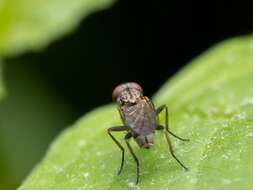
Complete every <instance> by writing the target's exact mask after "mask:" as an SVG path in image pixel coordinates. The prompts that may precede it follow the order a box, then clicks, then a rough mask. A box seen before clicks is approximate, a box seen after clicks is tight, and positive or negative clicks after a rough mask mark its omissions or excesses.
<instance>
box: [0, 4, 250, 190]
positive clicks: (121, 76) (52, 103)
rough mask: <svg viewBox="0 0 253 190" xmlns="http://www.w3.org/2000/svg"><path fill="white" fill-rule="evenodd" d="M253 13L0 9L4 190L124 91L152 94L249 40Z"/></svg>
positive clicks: (161, 7) (237, 8)
mask: <svg viewBox="0 0 253 190" xmlns="http://www.w3.org/2000/svg"><path fill="white" fill-rule="evenodd" d="M250 7H251V6H250V4H246V3H242V2H231V1H229V2H227V1H205V2H201V1H199V2H198V1H195V2H183V3H182V2H177V3H175V2H174V3H171V2H170V3H169V2H167V1H165V0H164V1H162V0H158V1H144V0H140V1H133V0H129V1H123V0H122V1H120V0H119V1H110V0H77V1H67V0H51V1H46V0H43V1H42V0H34V1H29V0H2V1H0V59H1V63H0V66H1V67H2V68H3V72H0V78H3V82H4V86H5V97H4V98H3V99H1V102H0V189H4V190H9V189H15V188H16V187H17V186H18V185H19V184H20V183H21V181H22V180H23V179H24V178H25V176H26V175H27V174H28V173H29V171H31V170H32V168H33V166H34V165H35V164H36V163H38V161H39V160H40V159H41V157H42V155H44V153H45V151H46V150H47V147H48V145H49V143H50V141H51V140H52V139H53V138H54V137H55V136H56V135H57V134H58V133H59V132H60V131H61V130H63V129H64V128H65V127H67V126H68V125H71V124H72V123H73V122H74V121H75V120H76V119H77V118H79V117H80V116H82V115H83V114H85V113H86V112H87V111H89V110H91V109H93V108H95V107H97V106H100V105H102V104H106V103H109V102H111V91H112V89H113V88H114V86H115V85H117V84H118V83H121V82H124V81H137V82H139V83H140V84H142V85H143V86H144V89H145V91H146V94H147V95H152V94H153V93H154V92H155V91H156V90H157V89H158V88H159V86H160V85H161V84H162V83H163V82H164V81H165V80H166V79H168V78H169V77H170V76H171V75H173V74H174V73H175V72H176V71H178V70H179V69H180V68H181V67H182V66H183V65H184V64H185V63H186V62H187V61H189V60H190V59H192V58H193V57H195V56H196V55H198V54H199V53H200V52H202V51H204V50H205V49H207V48H208V47H210V46H211V45H213V44H215V43H216V42H218V41H221V40H223V39H225V38H228V37H232V36H236V35H240V34H248V33H250V32H252V29H253V24H252V19H253V15H252V14H251V10H250ZM235 13H236V14H235ZM1 82H2V81H1ZM1 87H2V86H1ZM1 87H0V89H1ZM0 91H1V90H0Z"/></svg>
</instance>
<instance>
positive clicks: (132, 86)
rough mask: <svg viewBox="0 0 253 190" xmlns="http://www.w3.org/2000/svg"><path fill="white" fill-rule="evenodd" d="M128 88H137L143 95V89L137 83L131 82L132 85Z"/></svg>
mask: <svg viewBox="0 0 253 190" xmlns="http://www.w3.org/2000/svg"><path fill="white" fill-rule="evenodd" d="M128 87H129V88H135V89H137V90H138V91H140V92H141V93H143V89H142V87H141V86H140V85H139V84H137V83H136V82H130V83H128Z"/></svg>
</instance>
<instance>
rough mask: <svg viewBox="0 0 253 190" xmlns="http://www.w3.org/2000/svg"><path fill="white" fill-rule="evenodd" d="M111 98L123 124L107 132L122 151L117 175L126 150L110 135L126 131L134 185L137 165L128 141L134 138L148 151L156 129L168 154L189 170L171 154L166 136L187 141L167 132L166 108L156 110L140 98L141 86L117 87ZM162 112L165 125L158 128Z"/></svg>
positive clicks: (171, 148) (138, 168)
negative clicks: (132, 159) (160, 131)
mask: <svg viewBox="0 0 253 190" xmlns="http://www.w3.org/2000/svg"><path fill="white" fill-rule="evenodd" d="M112 98H113V100H115V101H116V102H117V104H118V110H119V113H120V116H121V119H122V122H123V125H122V126H115V127H111V128H109V129H108V130H107V132H108V134H109V135H110V137H111V138H112V140H113V141H114V142H115V144H116V145H117V146H118V147H119V148H120V150H121V152H122V156H121V164H120V167H119V170H118V172H117V174H118V175H119V174H120V173H121V171H122V168H123V165H124V153H125V150H124V148H123V146H122V145H121V144H120V143H119V141H118V140H117V139H116V138H115V137H114V136H113V135H112V134H111V132H117V131H118V132H119V131H126V132H127V133H126V135H125V138H124V140H125V142H126V145H127V147H128V149H129V151H130V153H131V155H132V157H133V158H134V160H135V162H136V181H135V183H136V185H137V184H138V182H139V176H140V163H139V160H138V158H137V156H136V154H135V153H134V151H133V149H132V147H131V145H130V143H129V140H130V139H131V138H133V139H134V140H135V141H136V143H137V144H138V145H139V147H140V148H145V149H149V148H151V147H152V145H153V144H154V134H155V131H156V130H162V131H163V132H164V133H165V137H166V139H167V143H168V146H169V150H170V153H171V155H172V156H173V158H174V159H175V160H176V161H177V162H178V163H179V164H180V165H181V166H182V167H183V168H184V169H185V170H188V168H187V167H186V166H185V165H184V164H183V163H182V162H181V161H180V160H179V159H178V158H177V157H176V155H175V154H174V151H173V147H172V144H171V141H170V136H169V135H172V136H173V137H175V138H177V139H179V140H182V141H189V139H183V138H181V137H179V136H177V135H175V134H174V133H172V132H171V131H170V130H169V124H168V107H167V105H161V106H160V107H158V108H157V109H156V108H155V107H154V104H153V103H152V101H151V100H150V99H149V98H148V97H146V96H144V95H143V90H142V88H141V86H140V85H138V84H137V83H134V82H129V83H124V84H120V85H118V86H117V87H116V88H115V89H114V90H113V93H112ZM163 110H165V126H163V125H160V124H159V121H158V115H159V114H160V113H161V112H162V111H163Z"/></svg>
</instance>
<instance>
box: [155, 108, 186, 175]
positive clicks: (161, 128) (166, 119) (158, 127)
mask: <svg viewBox="0 0 253 190" xmlns="http://www.w3.org/2000/svg"><path fill="white" fill-rule="evenodd" d="M164 109H165V114H166V115H165V122H166V123H165V129H166V130H164V127H163V126H162V125H158V126H157V128H156V130H164V133H165V137H166V140H167V143H168V145H169V150H170V153H171V155H172V156H173V158H174V159H175V160H176V161H177V162H178V163H179V164H180V165H181V166H182V167H183V168H184V169H185V170H188V168H187V167H186V166H185V165H184V164H183V163H182V162H181V161H180V160H179V159H178V158H177V157H176V155H175V154H174V149H173V147H172V144H171V141H170V137H169V134H171V135H172V136H174V137H176V138H178V139H180V140H182V141H189V139H183V138H181V137H179V136H177V135H175V134H174V133H172V132H171V131H170V130H169V126H168V108H167V106H166V105H162V106H160V107H159V108H158V109H157V110H156V114H159V113H160V112H161V111H162V110H164Z"/></svg>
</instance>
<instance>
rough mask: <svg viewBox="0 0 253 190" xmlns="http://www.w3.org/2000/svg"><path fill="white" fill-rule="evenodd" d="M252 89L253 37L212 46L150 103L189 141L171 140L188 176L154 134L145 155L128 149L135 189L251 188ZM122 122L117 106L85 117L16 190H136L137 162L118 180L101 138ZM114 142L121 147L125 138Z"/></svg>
mask: <svg viewBox="0 0 253 190" xmlns="http://www.w3.org/2000/svg"><path fill="white" fill-rule="evenodd" d="M252 84H253V38H252V37H241V38H235V39H232V40H229V41H226V42H223V43H221V44H219V45H217V46H215V47H214V48H212V49H210V50H209V51H207V52H206V53H204V54H203V55H201V56H200V57H198V58H197V59H195V60H194V61H193V62H192V63H190V64H188V65H187V66H186V67H185V68H184V69H183V70H182V71H181V72H179V73H178V74H177V75H176V76H174V77H173V78H172V79H171V80H170V81H169V82H168V83H166V84H165V85H164V86H163V87H162V88H161V90H160V91H159V92H158V93H157V94H156V96H155V104H156V106H158V105H161V104H164V103H165V104H167V105H168V106H169V110H170V126H171V130H172V131H174V132H175V133H176V134H178V135H179V136H182V137H185V138H190V139H191V141H190V142H187V143H185V142H180V141H178V140H176V139H173V138H172V141H173V144H174V148H175V152H176V154H177V156H178V157H179V158H180V160H182V161H183V162H184V163H185V165H187V166H188V167H189V168H190V169H189V171H187V172H186V171H184V170H183V169H182V168H181V167H180V166H179V165H178V164H177V163H176V161H175V160H174V159H173V158H172V157H171V155H170V154H169V151H168V146H167V144H166V141H165V138H164V135H163V133H162V132H157V133H156V138H155V145H154V147H153V148H152V149H150V150H148V151H147V150H142V149H139V148H138V147H137V146H136V144H135V143H134V142H131V143H132V145H133V147H134V151H135V152H136V154H137V155H138V157H139V159H140V163H141V164H140V166H141V178H140V183H139V185H138V186H137V187H135V188H136V189H139V190H142V189H143V190H144V189H161V190H167V189H173V190H181V189H207V190H208V189H210V190H211V189H219V190H221V189H229V190H238V189H243V190H250V189H252V186H253V167H252V165H253V85H252ZM161 122H162V123H163V122H164V117H163V115H161ZM120 123H121V122H120V119H119V115H118V113H117V111H116V105H114V104H113V105H108V106H105V107H102V108H99V109H97V110H95V111H93V112H91V113H89V114H87V115H86V116H84V117H83V118H82V119H80V120H79V121H78V122H77V123H75V124H74V126H73V127H70V128H69V129H67V130H65V131H64V132H63V133H62V134H61V135H60V136H59V137H58V138H57V139H56V140H55V141H54V143H53V144H52V145H51V147H50V148H49V150H48V153H47V155H46V157H45V158H44V159H43V160H42V162H41V163H40V164H38V165H37V167H36V168H35V169H34V171H33V172H32V173H31V174H30V176H29V177H28V178H27V179H26V180H25V182H24V183H23V185H22V186H21V187H20V188H19V190H34V189H36V190H40V189H41V190H42V189H57V190H58V189H59V190H63V189H68V190H72V189H73V190H74V189H75V190H83V189H96V190H98V189H103V190H104V189H110V190H114V189H115V190H116V189H131V188H133V187H132V186H133V182H134V180H135V163H134V161H133V159H132V157H131V156H130V154H129V152H128V151H127V153H126V165H125V166H124V169H123V172H122V174H121V175H120V176H116V175H115V173H116V170H117V168H118V166H119V163H120V150H119V149H118V147H117V146H116V145H115V144H114V143H113V141H112V140H111V139H110V137H109V136H108V135H107V133H106V129H107V128H109V127H111V126H115V125H119V124H120ZM116 136H117V138H118V139H121V140H120V141H121V142H122V144H124V141H123V136H124V135H123V134H122V133H118V134H116ZM124 147H125V148H126V146H125V145H124Z"/></svg>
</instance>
